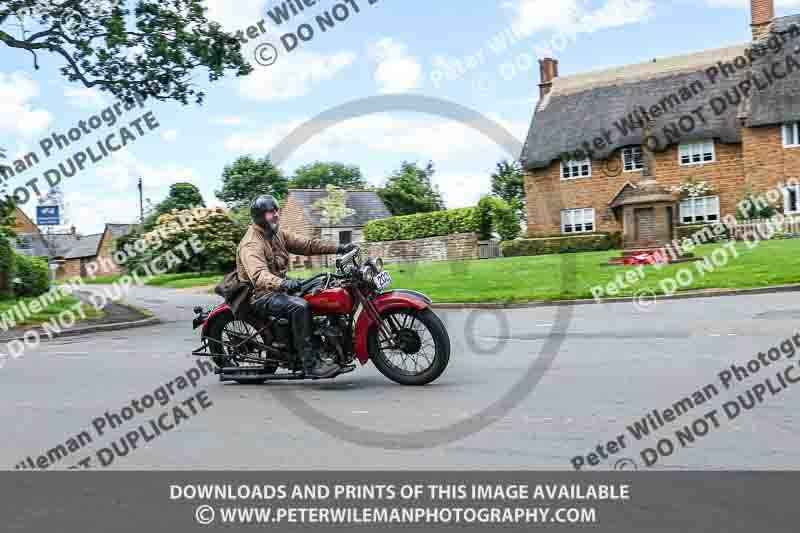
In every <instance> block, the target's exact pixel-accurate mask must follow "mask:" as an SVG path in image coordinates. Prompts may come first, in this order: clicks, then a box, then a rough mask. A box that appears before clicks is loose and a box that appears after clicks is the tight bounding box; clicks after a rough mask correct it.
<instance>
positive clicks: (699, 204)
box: [680, 196, 720, 224]
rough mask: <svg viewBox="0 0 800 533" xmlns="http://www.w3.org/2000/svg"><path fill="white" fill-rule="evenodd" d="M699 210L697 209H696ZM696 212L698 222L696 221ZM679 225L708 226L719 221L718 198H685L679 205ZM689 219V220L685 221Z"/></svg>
mask: <svg viewBox="0 0 800 533" xmlns="http://www.w3.org/2000/svg"><path fill="white" fill-rule="evenodd" d="M698 208H699V209H698ZM698 210H699V211H700V213H701V214H700V215H699V217H700V220H698V214H697V213H698ZM680 217H681V218H680V220H681V224H708V223H711V222H719V221H720V212H719V196H699V197H697V198H686V199H685V200H682V201H681V204H680ZM686 218H691V220H686Z"/></svg>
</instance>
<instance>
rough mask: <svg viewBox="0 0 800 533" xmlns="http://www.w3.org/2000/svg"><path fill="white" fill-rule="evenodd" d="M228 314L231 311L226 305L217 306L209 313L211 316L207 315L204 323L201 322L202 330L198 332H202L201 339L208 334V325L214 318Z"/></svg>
mask: <svg viewBox="0 0 800 533" xmlns="http://www.w3.org/2000/svg"><path fill="white" fill-rule="evenodd" d="M230 312H232V311H231V308H230V307H229V306H228V304H220V305H219V306H217V308H216V309H214V310H213V311H211V314H210V315H208V318H206V321H205V322H203V329H202V330H200V331H202V336H203V337H205V336H206V334H207V333H208V326H209V324H211V322H213V321H214V318H215V317H218V316H219V315H223V314H225V313H230Z"/></svg>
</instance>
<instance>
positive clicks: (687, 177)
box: [520, 0, 800, 247]
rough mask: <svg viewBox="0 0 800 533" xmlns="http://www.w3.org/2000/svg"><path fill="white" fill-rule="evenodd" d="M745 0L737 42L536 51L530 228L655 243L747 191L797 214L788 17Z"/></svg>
mask: <svg viewBox="0 0 800 533" xmlns="http://www.w3.org/2000/svg"><path fill="white" fill-rule="evenodd" d="M750 3H751V15H752V18H751V28H752V40H751V41H750V42H746V43H741V44H739V45H735V46H726V47H722V48H716V49H710V50H703V51H700V52H697V53H692V54H687V55H681V56H675V57H666V58H656V59H652V58H647V59H646V60H644V61H642V62H640V63H637V64H633V65H627V66H622V67H617V68H612V69H607V70H601V71H596V72H589V73H579V74H572V75H568V76H560V75H559V66H560V65H559V62H558V61H557V60H556V59H554V58H546V59H543V60H540V78H541V80H540V81H541V83H540V84H539V93H540V94H539V96H540V98H539V101H538V103H537V106H536V109H535V111H534V117H533V120H532V123H531V126H530V129H529V132H528V135H527V138H526V141H525V143H524V147H523V150H522V154H521V158H520V159H521V163H522V166H523V169H524V171H525V175H526V179H525V191H526V197H527V209H528V233H529V236H530V237H545V236H547V237H550V236H556V235H562V236H563V235H583V234H592V233H597V232H606V233H622V236H623V238H624V241H625V243H626V245H627V246H629V247H635V246H649V245H656V244H659V243H662V242H663V241H664V240H665V239H671V238H673V237H675V236H676V234H678V233H679V231H678V230H679V229H680V226H681V225H685V226H694V225H702V224H709V223H714V222H718V221H720V220H722V219H723V218H724V217H725V216H726V215H732V214H736V212H737V209H738V205H739V203H740V202H741V201H742V200H743V199H744V197H745V195H746V194H747V193H748V191H752V193H753V194H756V195H758V194H760V193H765V192H767V191H769V190H776V189H777V190H779V191H780V194H779V198H778V201H777V204H776V205H775V207H776V208H778V209H779V210H781V211H782V212H783V213H785V214H787V215H794V214H800V187H798V185H797V183H796V182H795V181H794V180H796V179H800V54H798V52H800V15H793V16H788V17H777V18H776V17H775V16H774V13H775V10H774V5H773V0H751V2H750ZM743 22H744V21H743ZM643 59H645V58H643ZM697 184H703V185H704V186H703V187H702V190H703V191H704V192H703V193H702V194H699V195H698V194H687V193H686V191H687V190H688V188H689V187H690V186H692V185H697Z"/></svg>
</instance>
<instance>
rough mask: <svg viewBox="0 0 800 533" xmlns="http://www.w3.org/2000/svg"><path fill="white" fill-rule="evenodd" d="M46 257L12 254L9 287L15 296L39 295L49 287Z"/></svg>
mask: <svg viewBox="0 0 800 533" xmlns="http://www.w3.org/2000/svg"><path fill="white" fill-rule="evenodd" d="M47 274H48V273H47V259H46V258H44V257H26V256H24V255H19V254H14V274H13V276H14V277H13V280H12V283H11V287H12V289H13V291H14V295H15V296H39V295H40V294H44V293H46V292H47V290H48V289H49V288H50V279H49V277H48V275H47Z"/></svg>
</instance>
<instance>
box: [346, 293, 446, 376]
mask: <svg viewBox="0 0 800 533" xmlns="http://www.w3.org/2000/svg"><path fill="white" fill-rule="evenodd" d="M431 303H432V301H431V299H430V298H428V297H427V296H425V295H424V294H422V293H420V292H416V291H409V290H405V289H400V290H394V291H389V292H384V293H383V294H381V295H380V296H378V297H377V298H375V299H374V300H372V305H374V306H375V309H376V310H377V311H378V314H379V315H380V314H383V312H384V311H388V310H390V309H414V310H416V311H422V310H423V309H427V308H428V307H429V306H430V305H431ZM373 324H374V321H373V320H372V319H371V318H370V317H369V315H368V314H367V313H365V312H364V311H363V310H362V312H361V313H360V314H359V315H358V320H357V321H356V327H355V332H354V334H353V335H354V337H355V351H356V357H358V361H359V362H360V363H361V364H362V365H365V364H367V361H369V350H368V349H367V335H368V334H369V328H370V327H372V325H373Z"/></svg>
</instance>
